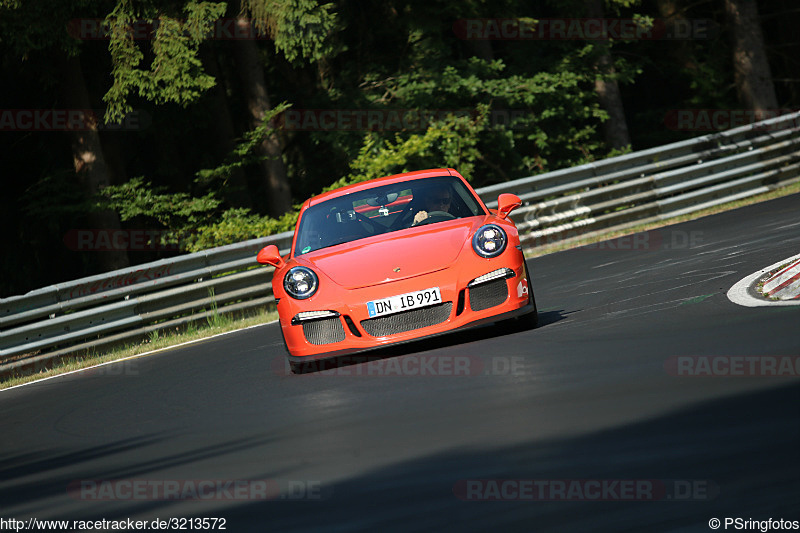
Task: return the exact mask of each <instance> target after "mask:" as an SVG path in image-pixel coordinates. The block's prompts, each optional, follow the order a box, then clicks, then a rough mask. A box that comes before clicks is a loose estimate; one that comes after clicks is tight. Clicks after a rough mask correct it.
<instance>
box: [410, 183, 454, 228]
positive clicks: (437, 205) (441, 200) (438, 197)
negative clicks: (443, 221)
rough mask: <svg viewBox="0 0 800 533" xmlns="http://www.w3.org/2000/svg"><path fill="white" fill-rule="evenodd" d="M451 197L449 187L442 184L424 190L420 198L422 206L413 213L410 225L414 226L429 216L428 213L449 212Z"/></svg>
mask: <svg viewBox="0 0 800 533" xmlns="http://www.w3.org/2000/svg"><path fill="white" fill-rule="evenodd" d="M451 198H452V194H451V191H450V187H448V186H447V185H444V184H442V185H437V186H435V187H432V188H431V189H428V190H427V191H425V192H424V193H423V200H422V206H423V208H422V209H420V210H419V211H417V213H416V214H415V215H414V222H413V224H412V225H413V226H416V225H417V224H419V223H421V222H422V221H423V220H425V219H426V218H428V216H430V215H429V213H434V212H436V211H439V212H442V211H444V212H445V213H450V199H451Z"/></svg>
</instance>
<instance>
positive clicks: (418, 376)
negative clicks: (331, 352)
mask: <svg viewBox="0 0 800 533" xmlns="http://www.w3.org/2000/svg"><path fill="white" fill-rule="evenodd" d="M798 214H800V195H793V196H790V197H786V198H782V199H778V200H773V201H770V202H765V203H761V204H758V205H754V206H751V207H746V208H742V209H739V210H736V211H731V212H727V213H722V214H719V215H715V216H711V217H706V218H703V219H699V220H696V221H692V222H688V223H683V224H679V225H675V226H670V227H666V228H663V229H660V230H655V231H651V232H648V233H644V234H639V235H637V236H634V237H630V238H623V239H619V240H616V241H610V242H606V243H601V244H598V245H593V246H590V247H586V248H581V249H575V250H570V251H566V252H561V253H557V254H552V255H548V256H545V257H541V258H536V259H531V260H529V261H528V265H529V268H530V270H531V272H532V274H533V279H534V289H535V293H536V298H537V302H538V305H539V310H540V326H539V327H538V328H537V329H535V330H531V331H525V332H517V333H509V332H507V331H504V330H502V329H500V328H497V327H493V326H488V327H483V328H480V329H476V330H470V331H468V332H460V333H457V334H451V335H448V336H444V337H439V338H436V339H434V340H428V341H424V342H418V343H413V344H409V345H404V346H402V347H396V348H393V349H390V350H385V351H383V352H379V353H377V354H376V355H375V356H374V357H373V358H371V359H370V360H369V361H368V362H362V363H359V364H352V365H343V366H340V367H338V368H333V369H331V370H327V371H325V372H318V373H311V374H305V375H299V376H296V375H291V374H290V373H289V372H288V370H287V367H286V364H285V358H284V351H283V347H282V344H281V340H280V333H279V329H278V326H277V325H276V324H270V325H265V326H261V327H256V328H251V329H248V330H245V331H240V332H236V333H232V334H228V335H225V336H222V337H218V338H215V339H212V340H208V341H205V342H201V343H198V344H195V345H191V346H187V347H183V348H178V349H174V350H170V351H167V352H163V353H159V354H155V355H152V356H148V357H143V358H139V359H135V360H131V361H127V362H122V363H117V364H114V365H109V366H106V367H103V368H101V369H95V370H90V371H87V372H81V373H77V374H73V375H69V376H63V377H60V378H57V379H52V380H48V381H43V382H39V383H36V384H32V385H28V386H24V387H20V388H16V389H12V390H8V391H4V392H0V432H1V433H0V473H1V475H0V505H1V507H0V509H2V510H1V511H0V518H1V519H4V520H8V519H16V520H27V519H30V518H36V519H64V520H101V519H106V520H122V519H128V518H130V519H132V520H147V521H148V522H150V524H151V525H152V520H154V519H156V518H158V519H162V520H166V519H169V518H178V517H196V518H203V517H205V518H224V519H225V523H224V525H225V527H226V529H227V530H228V531H319V530H324V531H390V530H399V531H417V530H437V531H441V530H459V531H486V530H493V531H595V530H599V531H711V529H710V528H709V520H711V519H713V518H717V519H719V520H721V521H722V524H723V525H722V527H721V528H720V530H725V525H724V520H725V519H726V518H729V519H736V518H739V519H742V520H767V519H770V518H772V519H773V520H779V519H785V520H800V381H799V380H798V378H797V377H796V375H795V376H792V375H791V372H790V371H789V367H788V366H787V365H792V364H793V365H795V370H797V361H798V358H797V356H800V307H776V308H745V307H741V306H738V305H735V304H733V303H731V302H730V301H728V299H727V297H726V292H727V290H728V289H729V288H730V287H731V286H732V285H733V284H734V283H736V282H737V281H738V280H740V279H741V278H743V277H744V276H746V275H749V274H751V273H753V272H755V271H757V270H759V269H760V268H762V267H764V266H766V265H770V264H772V263H774V262H776V261H779V260H781V259H782V258H786V257H790V256H792V255H794V254H796V253H798V251H800V217H798ZM776 369H777V371H776ZM776 373H778V374H781V375H778V376H775V375H770V374H776ZM741 374H757V375H746V376H745V375H741ZM740 523H742V522H740ZM5 524H6V526H8V524H9V523H5ZM211 524H212V522H210V521H209V522H206V525H209V526H210V525H211ZM0 525H1V524H0ZM183 525H184V526H186V527H187V528H188V527H189V525H187V524H186V523H184V524H183ZM194 525H195V526H197V525H200V526H202V523H199V522H198V523H195V524H194ZM219 525H220V522H217V524H216V526H217V528H218V527H219ZM71 527H72V526H71ZM107 527H110V526H107ZM733 528H734V526H733V525H729V526H728V528H727V530H728V531H731V530H733ZM750 529H757V528H756V527H754V526H752V525H751V527H750Z"/></svg>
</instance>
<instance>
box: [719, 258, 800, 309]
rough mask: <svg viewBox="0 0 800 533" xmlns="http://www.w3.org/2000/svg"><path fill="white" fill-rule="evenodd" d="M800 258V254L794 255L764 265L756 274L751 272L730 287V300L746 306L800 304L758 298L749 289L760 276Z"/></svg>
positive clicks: (799, 302) (798, 302) (797, 303)
mask: <svg viewBox="0 0 800 533" xmlns="http://www.w3.org/2000/svg"><path fill="white" fill-rule="evenodd" d="M798 259H800V254H797V255H793V256H792V257H789V258H788V259H783V260H781V261H778V262H777V263H774V264H772V265H770V266H768V267H764V268H762V269H761V270H759V271H758V272H756V273H755V274H751V275H749V276H747V277H746V278H743V279H742V280H740V281H739V282H738V283H736V284H735V285H734V286H733V287H731V288H730V290H729V291H728V300H730V301H732V302H733V303H735V304H739V305H743V306H745V307H775V306H785V305H800V301H781V300H772V301H767V300H759V299H758V298H754V297H752V296H750V294H748V292H747V289H749V288H750V285H752V284H753V283H754V282H755V281H756V280H758V278H760V277H761V276H763V275H764V274H767V273H769V272H771V271H773V270H775V269H776V268H778V267H779V266H781V265H783V264H785V263H791V262H792V261H796V260H798Z"/></svg>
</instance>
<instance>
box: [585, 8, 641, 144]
mask: <svg viewBox="0 0 800 533" xmlns="http://www.w3.org/2000/svg"><path fill="white" fill-rule="evenodd" d="M586 11H587V15H588V16H589V17H590V18H602V17H603V14H604V13H603V0H586ZM599 46H602V47H604V50H603V53H602V54H601V55H600V57H599V58H598V59H597V61H596V63H595V69H596V70H597V77H596V78H595V81H594V91H595V93H597V98H598V100H599V101H600V106H601V107H602V108H603V109H604V110H605V111H606V112H607V113H608V120H606V121H605V122H604V123H603V132H604V134H605V139H606V143H607V144H608V145H609V146H611V147H612V148H616V149H622V148H625V147H626V146H630V144H631V136H630V133H629V132H628V124H627V122H626V121H625V106H624V105H623V103H622V93H620V90H619V84H618V83H617V80H615V79H605V77H606V76H609V75H611V76H613V75H614V73H615V70H614V62H613V61H612V60H611V52H610V50H609V48H608V45H606V44H599Z"/></svg>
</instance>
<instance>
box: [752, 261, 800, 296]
mask: <svg viewBox="0 0 800 533" xmlns="http://www.w3.org/2000/svg"><path fill="white" fill-rule="evenodd" d="M761 292H762V293H764V296H767V297H769V298H777V299H779V300H797V299H800V260H797V261H795V262H794V263H792V264H790V265H789V266H787V267H786V268H784V269H782V270H781V271H779V272H776V273H775V275H773V276H772V277H771V278H769V279H768V280H767V281H765V282H764V286H763V287H762V288H761Z"/></svg>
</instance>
